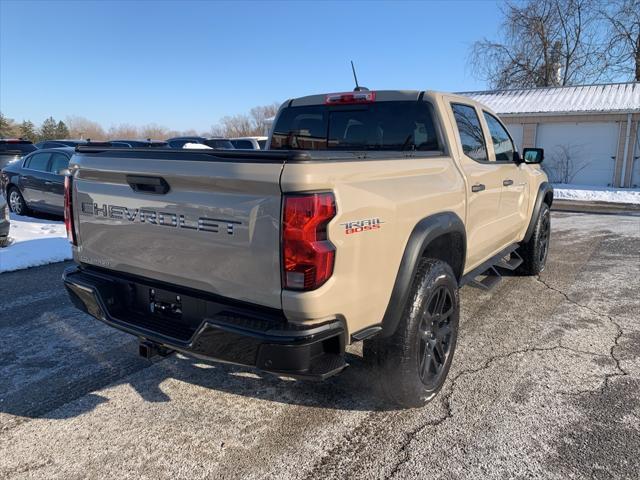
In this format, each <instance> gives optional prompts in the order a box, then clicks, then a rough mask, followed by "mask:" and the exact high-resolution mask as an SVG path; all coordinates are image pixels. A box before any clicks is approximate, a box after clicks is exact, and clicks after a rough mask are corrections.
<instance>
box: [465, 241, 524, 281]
mask: <svg viewBox="0 0 640 480" xmlns="http://www.w3.org/2000/svg"><path fill="white" fill-rule="evenodd" d="M517 248H518V244H513V245H511V246H509V247H507V248H505V249H504V250H502V251H501V252H500V253H498V254H497V255H496V256H494V257H492V258H490V259H489V260H487V261H486V262H484V263H483V264H482V265H480V266H478V267H476V268H474V269H473V270H472V271H470V272H469V273H467V274H466V275H464V276H463V277H462V278H461V279H460V287H463V286H464V285H467V284H468V285H470V286H472V287H475V288H480V289H482V290H491V289H493V288H494V287H495V286H496V285H498V284H499V283H500V280H502V275H501V274H500V272H499V271H498V268H503V269H505V270H511V271H513V270H515V269H516V268H518V267H519V266H520V265H521V264H522V257H521V256H520V255H518V252H516V249H517ZM477 277H482V278H480V279H478V278H477Z"/></svg>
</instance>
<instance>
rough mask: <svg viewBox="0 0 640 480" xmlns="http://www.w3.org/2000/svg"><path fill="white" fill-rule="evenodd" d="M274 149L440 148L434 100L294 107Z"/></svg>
mask: <svg viewBox="0 0 640 480" xmlns="http://www.w3.org/2000/svg"><path fill="white" fill-rule="evenodd" d="M270 148H271V149H272V150H390V151H393V150H396V151H399V150H418V151H437V150H440V145H439V142H438V137H437V134H436V129H435V126H434V122H433V117H432V115H431V109H430V106H429V104H427V103H426V102H422V101H415V102H407V101H397V102H378V103H371V104H367V105H340V106H326V105H321V106H319V105H318V106H311V107H289V108H286V109H284V110H283V111H282V113H281V114H280V117H279V118H278V122H277V124H276V126H275V127H274V131H273V135H272V138H271V147H270Z"/></svg>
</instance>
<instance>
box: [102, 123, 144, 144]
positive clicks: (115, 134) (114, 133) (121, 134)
mask: <svg viewBox="0 0 640 480" xmlns="http://www.w3.org/2000/svg"><path fill="white" fill-rule="evenodd" d="M107 137H108V138H110V139H112V140H117V139H123V140H124V139H127V140H133V139H135V138H139V128H138V127H136V126H135V125H130V124H128V123H121V124H120V125H117V126H116V125H112V126H111V127H109V131H108V132H107Z"/></svg>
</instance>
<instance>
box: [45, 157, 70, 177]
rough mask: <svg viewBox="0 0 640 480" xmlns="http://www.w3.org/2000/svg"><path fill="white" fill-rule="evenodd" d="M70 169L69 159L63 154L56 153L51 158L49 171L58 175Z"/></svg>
mask: <svg viewBox="0 0 640 480" xmlns="http://www.w3.org/2000/svg"><path fill="white" fill-rule="evenodd" d="M68 167H69V157H67V156H66V155H64V154H63V153H54V154H52V156H51V165H50V166H49V171H50V172H51V173H54V174H56V175H59V174H60V170H64V169H65V168H68Z"/></svg>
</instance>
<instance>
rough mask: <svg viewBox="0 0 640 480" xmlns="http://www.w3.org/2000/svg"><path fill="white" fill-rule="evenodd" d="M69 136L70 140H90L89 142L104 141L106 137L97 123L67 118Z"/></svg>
mask: <svg viewBox="0 0 640 480" xmlns="http://www.w3.org/2000/svg"><path fill="white" fill-rule="evenodd" d="M67 127H69V136H70V137H72V138H83V139H87V138H90V139H91V140H106V139H107V136H106V134H105V132H104V129H103V128H102V127H101V126H100V124H99V123H97V122H93V121H91V120H88V119H86V118H84V117H78V116H72V117H67Z"/></svg>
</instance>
